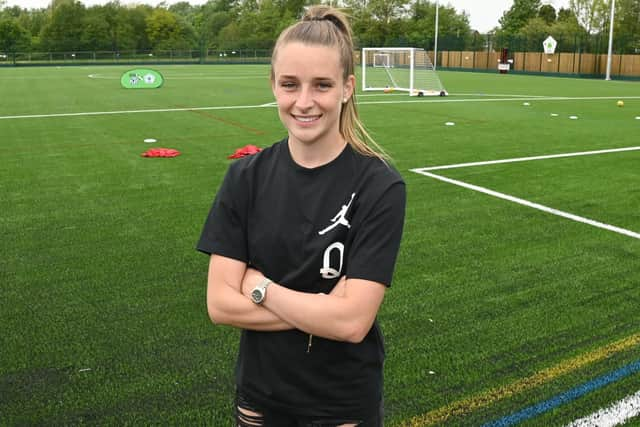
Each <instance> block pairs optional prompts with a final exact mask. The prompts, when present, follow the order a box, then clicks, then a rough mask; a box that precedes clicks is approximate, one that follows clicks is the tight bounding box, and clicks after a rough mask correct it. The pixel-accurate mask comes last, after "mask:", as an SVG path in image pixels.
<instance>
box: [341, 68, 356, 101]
mask: <svg viewBox="0 0 640 427" xmlns="http://www.w3.org/2000/svg"><path fill="white" fill-rule="evenodd" d="M355 87H356V77H355V76H354V75H353V74H351V75H349V77H347V79H346V80H345V82H344V87H343V89H342V101H343V102H345V103H346V102H347V101H348V100H349V98H351V96H352V95H353V91H354V90H355Z"/></svg>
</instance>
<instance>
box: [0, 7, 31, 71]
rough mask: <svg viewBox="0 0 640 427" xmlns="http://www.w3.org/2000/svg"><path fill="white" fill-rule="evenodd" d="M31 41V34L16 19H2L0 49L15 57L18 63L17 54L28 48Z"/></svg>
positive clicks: (14, 59) (0, 24)
mask: <svg viewBox="0 0 640 427" xmlns="http://www.w3.org/2000/svg"><path fill="white" fill-rule="evenodd" d="M30 43H31V36H30V35H29V32H28V31H27V30H25V29H24V28H23V27H22V26H21V25H20V24H19V23H18V21H17V20H16V19H11V18H4V19H2V20H1V21H0V51H2V52H3V53H4V54H5V55H7V56H9V55H10V56H11V57H12V58H13V63H14V64H15V63H16V56H15V54H16V53H17V52H19V51H23V50H28V49H29V45H30Z"/></svg>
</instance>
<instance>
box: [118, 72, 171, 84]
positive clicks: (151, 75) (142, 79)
mask: <svg viewBox="0 0 640 427" xmlns="http://www.w3.org/2000/svg"><path fill="white" fill-rule="evenodd" d="M120 84H121V85H122V87H123V88H125V89H157V88H159V87H160V86H162V85H163V84H164V77H162V74H160V73H159V72H158V71H155V70H151V69H149V68H136V69H133V70H129V71H125V72H124V73H123V74H122V76H121V77H120Z"/></svg>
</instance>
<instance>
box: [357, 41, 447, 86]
mask: <svg viewBox="0 0 640 427" xmlns="http://www.w3.org/2000/svg"><path fill="white" fill-rule="evenodd" d="M362 90H363V91H372V90H381V91H384V92H385V93H390V92H392V91H394V90H397V91H402V92H408V93H409V95H411V96H447V95H448V92H447V91H446V90H445V88H444V86H443V85H442V82H441V81H440V78H439V77H438V74H437V73H436V71H435V70H434V68H433V63H432V62H431V59H430V58H429V55H428V54H427V52H426V51H425V50H424V49H418V48H414V47H385V48H373V47H365V48H363V49H362Z"/></svg>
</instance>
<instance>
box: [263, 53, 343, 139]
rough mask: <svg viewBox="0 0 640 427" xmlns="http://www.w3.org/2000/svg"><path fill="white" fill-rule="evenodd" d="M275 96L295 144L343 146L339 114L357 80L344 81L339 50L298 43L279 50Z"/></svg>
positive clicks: (274, 70)
mask: <svg viewBox="0 0 640 427" xmlns="http://www.w3.org/2000/svg"><path fill="white" fill-rule="evenodd" d="M273 73H274V80H273V82H272V89H273V94H274V96H275V98H276V102H277V104H278V114H279V115H280V120H281V121H282V123H283V124H284V126H285V127H286V128H287V130H288V131H289V140H290V141H291V142H293V143H303V144H305V145H308V144H315V143H321V144H328V145H331V144H341V143H343V139H342V137H341V136H340V128H339V125H340V111H341V110H342V103H343V101H344V100H345V99H349V98H350V97H351V95H352V93H353V88H354V84H355V78H354V77H353V76H349V78H348V79H347V81H344V80H343V78H342V73H343V70H342V65H341V63H340V53H339V51H338V49H335V48H331V47H326V46H319V45H306V44H303V43H299V42H291V43H287V44H284V45H282V46H280V47H279V48H278V53H277V56H276V58H275V62H274V64H273Z"/></svg>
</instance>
